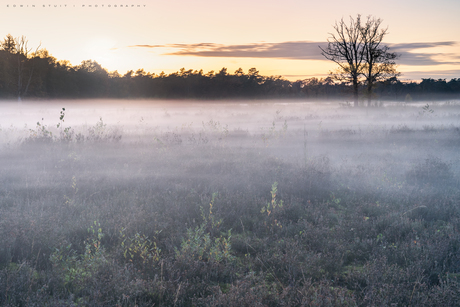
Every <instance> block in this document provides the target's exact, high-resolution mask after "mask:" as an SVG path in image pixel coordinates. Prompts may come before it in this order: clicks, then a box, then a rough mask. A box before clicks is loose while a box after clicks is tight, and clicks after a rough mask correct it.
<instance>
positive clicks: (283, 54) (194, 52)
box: [129, 41, 327, 60]
mask: <svg viewBox="0 0 460 307" xmlns="http://www.w3.org/2000/svg"><path fill="white" fill-rule="evenodd" d="M318 46H321V47H323V48H324V47H326V46H327V43H324V42H310V41H297V42H283V43H255V44H246V45H222V44H213V43H200V44H167V45H133V46H129V47H145V48H168V49H173V51H171V52H167V53H164V54H165V55H179V56H200V57H233V58H281V59H295V60H323V59H324V57H323V56H322V55H321V50H320V49H319V47H318ZM174 49H175V50H174Z"/></svg>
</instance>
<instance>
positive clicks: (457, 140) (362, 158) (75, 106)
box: [0, 100, 460, 188]
mask: <svg viewBox="0 0 460 307" xmlns="http://www.w3.org/2000/svg"><path fill="white" fill-rule="evenodd" d="M63 108H65V111H62V109H63ZM61 111H62V112H63V113H60V112H61ZM0 112H1V131H0V145H1V154H2V157H3V158H2V164H3V171H4V173H7V174H8V176H12V177H14V178H16V179H17V180H16V181H15V182H16V183H17V184H19V185H21V184H24V180H26V179H27V178H35V177H36V176H38V177H39V178H43V177H49V178H52V177H53V176H56V171H57V172H58V173H59V176H58V177H59V178H61V179H62V180H64V179H63V178H67V179H65V180H70V179H69V178H72V177H73V176H77V178H78V179H79V180H82V181H85V180H89V179H88V178H91V180H96V181H97V178H99V177H101V176H102V177H101V178H104V180H116V181H117V182H118V184H123V183H124V182H125V183H126V184H130V183H129V181H130V180H134V179H136V178H138V179H139V178H145V177H146V176H147V177H151V176H154V177H155V180H156V181H158V182H161V181H162V179H164V178H171V177H174V178H176V179H177V180H179V181H182V180H186V179H187V178H195V177H199V178H204V177H207V178H208V180H210V181H209V182H214V183H215V180H214V181H213V179H212V178H214V179H216V177H218V178H219V180H220V183H221V184H225V180H230V181H232V182H233V181H234V180H235V178H232V173H233V172H234V171H237V170H238V174H239V175H241V174H242V173H244V172H245V171H249V170H248V169H247V168H248V166H247V165H245V163H249V164H251V165H252V162H251V161H253V159H257V160H258V161H264V160H266V159H268V160H269V161H271V160H270V159H278V160H277V161H279V162H280V163H285V164H286V165H291V166H292V167H307V166H308V165H312V164H313V165H315V163H319V162H318V161H323V162H324V161H327V167H328V168H331V170H332V172H333V173H337V174H342V175H343V176H352V177H353V180H349V179H346V182H347V185H351V183H352V182H355V184H356V185H359V186H361V185H363V184H364V183H366V184H370V183H373V184H375V183H376V182H378V184H377V186H379V187H380V188H382V187H391V186H392V185H398V184H400V183H403V182H405V180H406V179H407V175H408V172H409V173H410V172H411V171H413V169H414V167H415V168H416V167H419V166H420V165H422V164H423V163H428V162H426V161H436V163H438V162H439V163H441V165H447V166H448V168H449V172H450V173H449V174H451V173H452V174H455V178H456V177H457V173H458V171H459V168H460V157H459V156H458V147H459V145H460V132H459V127H460V103H459V102H458V101H446V102H431V103H426V102H423V103H411V104H401V103H386V104H385V105H383V106H381V107H373V108H350V107H348V106H347V105H346V104H340V103H338V102H317V103H315V102H303V101H292V100H291V101H283V100H262V101H260V100H256V101H244V100H238V101H170V100H168V101H158V100H154V101H138V100H136V101H129V100H89V101H88V100H84V101H73V100H72V101H69V100H62V101H52V102H42V101H34V102H25V103H21V104H18V103H17V102H9V103H5V102H4V103H2V104H1V105H0ZM60 116H63V118H62V121H61V120H60ZM58 124H59V127H58ZM254 155H256V156H258V157H259V158H254ZM245 157H248V160H245ZM162 159H164V160H162ZM323 162H321V163H323ZM64 164H65V165H66V167H64V168H63V167H62V165H64ZM225 165H226V166H225ZM225 167H229V168H230V169H229V170H228V171H227V172H226V171H225ZM34 170H35V171H37V172H38V173H37V174H34V173H33V172H34ZM207 170H208V171H209V172H207ZM216 170H217V173H216ZM251 171H257V170H251ZM383 177H385V178H390V179H388V180H386V181H385V180H383V179H382V178H383ZM85 178H86V179H85ZM27 180H29V179H27ZM50 180H51V179H50ZM51 181H53V180H51ZM44 182H46V180H45V181H42V183H41V184H44ZM50 184H51V183H50ZM373 184H372V186H373V187H374V188H375V186H374V185H373Z"/></svg>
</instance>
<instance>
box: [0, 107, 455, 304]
mask: <svg viewBox="0 0 460 307" xmlns="http://www.w3.org/2000/svg"><path fill="white" fill-rule="evenodd" d="M63 108H64V109H63ZM0 114H1V117H0V118H1V122H0V123H1V126H0V128H1V130H0V163H1V168H0V181H1V182H0V305H1V306H458V305H460V206H459V205H460V190H459V188H460V185H459V179H460V155H459V152H460V102H459V101H442V102H432V103H428V104H427V103H420V104H417V103H411V104H396V103H395V104H391V103H388V104H386V105H384V106H381V107H374V108H350V107H348V106H347V105H343V104H342V105H341V104H339V103H337V102H329V103H326V102H322V103H305V102H301V101H290V102H289V101H273V100H270V101H225V102H212V101H207V102H203V101H104V100H101V101H89V102H88V101H53V102H49V103H45V102H28V103H23V104H17V103H11V102H3V103H2V104H0Z"/></svg>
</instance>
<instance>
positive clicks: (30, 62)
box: [0, 34, 460, 102]
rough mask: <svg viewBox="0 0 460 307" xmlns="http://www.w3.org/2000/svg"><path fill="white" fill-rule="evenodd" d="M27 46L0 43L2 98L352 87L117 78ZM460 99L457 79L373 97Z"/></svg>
mask: <svg viewBox="0 0 460 307" xmlns="http://www.w3.org/2000/svg"><path fill="white" fill-rule="evenodd" d="M27 42H28V41H27V39H26V38H25V37H20V38H13V37H12V36H11V35H10V34H8V35H7V36H6V38H5V39H4V40H3V41H2V42H1V43H0V98H1V99H16V98H17V99H19V100H22V99H27V98H28V99H55V98H70V99H77V98H78V99H85V98H163V99H165V98H166V99H235V98H253V99H258V98H260V99H267V98H299V99H310V100H321V99H340V100H343V101H348V100H351V99H352V86H351V85H350V84H349V83H347V82H339V81H336V80H334V79H333V78H332V77H330V76H329V77H326V78H316V77H312V78H307V79H303V80H297V81H289V80H287V79H285V78H284V77H282V76H263V75H261V74H260V73H259V71H258V70H257V69H256V68H250V69H249V70H248V71H247V72H244V71H243V69H241V68H240V69H238V70H236V71H235V72H234V73H231V72H229V71H228V70H227V68H225V67H224V68H222V69H220V70H219V71H217V72H216V71H209V72H206V73H205V72H204V71H203V70H193V69H189V70H186V69H185V68H182V69H180V70H179V71H177V72H174V73H170V74H165V73H164V72H162V73H160V74H155V73H150V72H146V71H144V69H142V68H141V69H137V70H136V71H134V70H130V71H128V72H126V73H125V74H123V75H122V74H120V73H118V72H117V71H112V72H109V71H108V70H107V69H106V68H104V67H102V66H101V65H100V64H99V63H97V62H96V61H93V60H85V61H82V62H81V64H79V65H71V63H70V62H69V61H67V60H58V59H56V58H55V57H53V56H52V55H51V54H50V53H49V52H48V50H46V49H44V48H40V47H38V48H37V49H36V50H35V51H33V50H32V48H30V47H28V45H27ZM359 86H360V87H364V86H365V85H364V84H360V85H359ZM459 95H460V78H454V79H451V80H450V81H447V80H446V79H432V78H427V79H422V81H420V82H416V81H410V82H402V81H401V80H399V79H398V78H397V77H393V78H389V79H386V80H384V81H380V82H376V84H375V88H374V89H373V97H372V98H373V99H374V100H394V101H406V102H408V101H412V100H427V99H428V100H435V99H457V98H458V97H460V96H459ZM365 99H367V98H365V97H360V100H362V101H364V100H365Z"/></svg>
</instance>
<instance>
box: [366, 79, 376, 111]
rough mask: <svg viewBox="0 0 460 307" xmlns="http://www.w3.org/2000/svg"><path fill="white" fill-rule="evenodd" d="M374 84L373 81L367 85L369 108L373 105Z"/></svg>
mask: <svg viewBox="0 0 460 307" xmlns="http://www.w3.org/2000/svg"><path fill="white" fill-rule="evenodd" d="M373 86H374V83H373V82H372V81H368V83H367V106H368V107H370V106H371V103H372V87H373Z"/></svg>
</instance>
